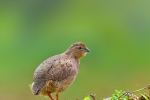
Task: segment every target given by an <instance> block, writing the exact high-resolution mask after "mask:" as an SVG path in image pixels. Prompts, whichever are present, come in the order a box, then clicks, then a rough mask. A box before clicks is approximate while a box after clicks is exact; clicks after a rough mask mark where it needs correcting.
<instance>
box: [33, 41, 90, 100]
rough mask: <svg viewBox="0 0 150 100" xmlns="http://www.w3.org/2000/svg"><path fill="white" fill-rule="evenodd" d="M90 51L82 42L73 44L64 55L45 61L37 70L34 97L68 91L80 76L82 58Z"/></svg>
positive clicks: (34, 79) (34, 80)
mask: <svg viewBox="0 0 150 100" xmlns="http://www.w3.org/2000/svg"><path fill="white" fill-rule="evenodd" d="M87 52H90V50H89V49H88V48H87V47H86V45H85V44H84V43H82V42H76V43H74V44H72V45H71V46H70V47H69V48H68V49H67V50H66V51H65V52H64V53H62V54H58V55H55V56H52V57H50V58H48V59H46V60H45V61H43V62H42V63H41V64H40V65H39V66H38V67H37V69H36V70H35V72H34V75H33V83H32V85H31V91H32V93H33V94H34V95H44V96H48V97H49V98H50V100H54V98H53V97H52V96H51V94H52V93H56V100H59V93H61V92H63V91H64V90H66V89H67V88H68V87H69V86H70V85H71V84H72V83H73V81H74V80H75V78H76V75H77V74H78V69H79V64H80V58H82V57H83V56H85V55H86V53H87Z"/></svg>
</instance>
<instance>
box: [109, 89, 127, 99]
mask: <svg viewBox="0 0 150 100" xmlns="http://www.w3.org/2000/svg"><path fill="white" fill-rule="evenodd" d="M115 92H116V93H114V94H112V97H111V98H110V100H118V99H119V100H128V96H124V95H123V93H124V91H122V90H120V91H118V90H115Z"/></svg>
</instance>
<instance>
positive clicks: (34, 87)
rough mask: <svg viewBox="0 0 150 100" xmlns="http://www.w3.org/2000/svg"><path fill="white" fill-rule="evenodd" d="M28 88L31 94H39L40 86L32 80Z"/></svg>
mask: <svg viewBox="0 0 150 100" xmlns="http://www.w3.org/2000/svg"><path fill="white" fill-rule="evenodd" d="M30 89H31V91H32V94H34V95H39V93H40V90H41V88H39V87H38V85H36V84H35V83H34V82H33V83H32V84H31V85H30Z"/></svg>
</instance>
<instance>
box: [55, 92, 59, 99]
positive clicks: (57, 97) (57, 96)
mask: <svg viewBox="0 0 150 100" xmlns="http://www.w3.org/2000/svg"><path fill="white" fill-rule="evenodd" d="M56 100H59V95H58V92H57V93H56Z"/></svg>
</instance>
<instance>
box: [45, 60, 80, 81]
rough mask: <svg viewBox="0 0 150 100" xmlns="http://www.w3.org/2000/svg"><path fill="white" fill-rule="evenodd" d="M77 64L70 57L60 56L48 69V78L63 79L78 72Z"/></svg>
mask: <svg viewBox="0 0 150 100" xmlns="http://www.w3.org/2000/svg"><path fill="white" fill-rule="evenodd" d="M77 70H78V69H77V67H76V64H74V62H73V61H72V60H70V59H67V58H60V59H56V60H54V62H53V64H52V65H51V66H50V67H49V69H48V70H47V73H46V74H47V75H46V76H47V77H46V79H47V80H53V81H61V80H64V79H65V78H67V77H68V76H70V75H71V74H75V73H76V72H77Z"/></svg>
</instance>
